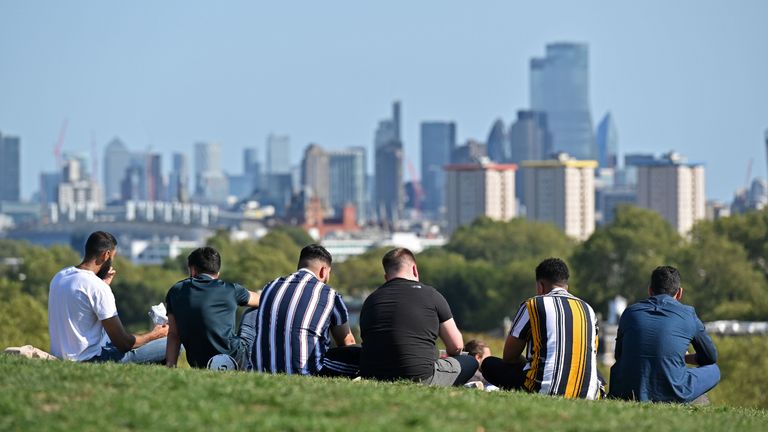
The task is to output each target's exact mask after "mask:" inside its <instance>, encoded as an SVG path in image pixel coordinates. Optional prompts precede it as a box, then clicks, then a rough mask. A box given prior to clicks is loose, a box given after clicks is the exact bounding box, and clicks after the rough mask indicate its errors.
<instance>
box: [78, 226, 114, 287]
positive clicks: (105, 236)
mask: <svg viewBox="0 0 768 432" xmlns="http://www.w3.org/2000/svg"><path fill="white" fill-rule="evenodd" d="M115 255H117V239H116V238H115V236H113V235H112V234H110V233H108V232H106V231H96V232H94V233H91V235H89V236H88V240H86V241H85V253H84V255H83V263H93V264H95V265H96V266H98V267H99V270H98V272H97V273H96V274H97V275H98V276H99V277H100V278H102V279H104V277H106V274H107V272H108V271H109V269H110V268H111V267H112V259H113V258H114V257H115Z"/></svg>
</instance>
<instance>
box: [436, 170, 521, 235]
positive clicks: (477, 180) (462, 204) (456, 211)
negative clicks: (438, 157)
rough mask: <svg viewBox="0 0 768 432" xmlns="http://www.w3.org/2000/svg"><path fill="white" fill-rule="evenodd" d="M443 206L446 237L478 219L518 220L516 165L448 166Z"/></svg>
mask: <svg viewBox="0 0 768 432" xmlns="http://www.w3.org/2000/svg"><path fill="white" fill-rule="evenodd" d="M444 170H445V173H446V191H445V194H446V195H445V203H446V210H447V213H448V214H447V220H448V233H452V232H453V231H454V230H455V229H456V228H458V227H460V226H462V225H467V224H469V223H472V221H473V220H475V219H476V218H477V217H479V216H488V217H489V218H491V219H495V220H500V221H507V220H510V219H512V218H514V217H515V216H517V206H516V204H515V171H516V170H517V165H514V164H495V163H489V162H485V161H484V162H482V163H479V164H456V165H447V166H446V167H445V168H444Z"/></svg>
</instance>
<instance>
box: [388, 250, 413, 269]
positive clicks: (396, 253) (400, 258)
mask: <svg viewBox="0 0 768 432" xmlns="http://www.w3.org/2000/svg"><path fill="white" fill-rule="evenodd" d="M409 261H410V262H412V263H414V264H415V263H416V256H415V255H413V252H411V251H410V250H409V249H406V248H395V249H392V250H391V251H389V252H387V253H386V254H384V258H382V259H381V265H382V266H384V273H386V274H392V273H395V272H397V271H399V270H400V268H401V267H402V266H403V265H404V264H406V263H407V262H409Z"/></svg>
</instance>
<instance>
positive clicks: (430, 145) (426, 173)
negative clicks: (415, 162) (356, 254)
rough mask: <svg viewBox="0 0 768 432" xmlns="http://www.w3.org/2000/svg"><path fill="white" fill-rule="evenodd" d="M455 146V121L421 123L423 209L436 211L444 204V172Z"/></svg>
mask: <svg viewBox="0 0 768 432" xmlns="http://www.w3.org/2000/svg"><path fill="white" fill-rule="evenodd" d="M455 148H456V123H454V122H424V123H422V124H421V187H422V190H423V191H424V202H423V203H422V205H421V207H422V209H423V210H425V211H428V212H429V211H431V212H436V211H439V210H440V208H441V207H443V206H444V205H445V172H444V171H443V167H444V166H445V165H448V164H449V163H451V154H452V153H453V150H454V149H455Z"/></svg>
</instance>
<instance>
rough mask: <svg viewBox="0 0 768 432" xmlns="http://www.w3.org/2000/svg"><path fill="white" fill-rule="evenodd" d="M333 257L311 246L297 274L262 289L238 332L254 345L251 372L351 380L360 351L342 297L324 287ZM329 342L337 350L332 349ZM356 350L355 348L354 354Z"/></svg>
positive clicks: (251, 352)
mask: <svg viewBox="0 0 768 432" xmlns="http://www.w3.org/2000/svg"><path fill="white" fill-rule="evenodd" d="M332 260H333V258H332V257H331V254H330V253H329V252H328V251H327V250H326V249H325V248H324V247H322V246H320V245H316V244H312V245H309V246H306V247H304V248H303V249H302V250H301V253H300V254H299V263H298V266H297V267H298V270H297V271H296V272H295V273H292V274H290V275H287V276H283V277H279V278H277V279H275V280H273V281H272V282H270V283H268V284H267V285H266V286H265V287H264V291H263V294H262V295H261V305H260V306H259V309H257V310H256V309H254V310H249V311H248V312H246V313H245V314H244V315H243V319H242V323H241V325H240V333H241V336H243V338H244V339H247V340H250V341H252V344H253V346H252V348H251V350H250V355H251V358H250V369H252V370H253V371H255V372H267V373H286V374H300V375H330V376H339V375H341V376H355V375H356V374H357V363H358V361H359V360H358V358H359V347H352V346H353V345H354V344H355V337H354V336H353V335H352V332H351V331H350V328H349V322H348V320H349V314H348V312H347V306H346V305H345V304H344V300H343V299H342V297H341V295H340V294H339V293H337V292H336V290H335V289H333V288H331V287H330V285H328V281H329V280H330V277H331V262H332ZM331 337H332V338H333V341H334V342H335V343H336V345H337V347H336V348H333V349H331ZM355 348H357V349H355Z"/></svg>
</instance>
